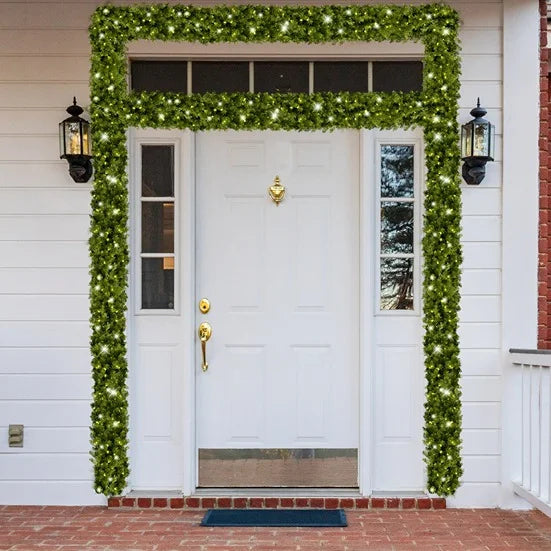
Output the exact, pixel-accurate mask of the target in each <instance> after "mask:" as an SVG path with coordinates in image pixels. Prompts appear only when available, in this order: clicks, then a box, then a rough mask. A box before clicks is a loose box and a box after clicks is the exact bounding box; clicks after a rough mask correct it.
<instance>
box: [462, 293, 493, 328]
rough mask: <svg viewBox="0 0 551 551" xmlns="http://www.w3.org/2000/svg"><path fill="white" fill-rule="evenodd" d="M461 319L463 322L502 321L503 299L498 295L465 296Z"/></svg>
mask: <svg viewBox="0 0 551 551" xmlns="http://www.w3.org/2000/svg"><path fill="white" fill-rule="evenodd" d="M459 319H460V320H461V321H462V322H477V321H478V322H488V321H496V322H499V321H501V300H500V297H498V296H485V295H482V296H463V298H462V299H461V311H460V312H459Z"/></svg>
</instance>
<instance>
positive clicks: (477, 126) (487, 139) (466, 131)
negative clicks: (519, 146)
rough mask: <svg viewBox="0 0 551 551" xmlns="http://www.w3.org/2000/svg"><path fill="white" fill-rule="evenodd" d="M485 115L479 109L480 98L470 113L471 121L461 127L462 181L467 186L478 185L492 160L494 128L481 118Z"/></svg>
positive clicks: (481, 109)
mask: <svg viewBox="0 0 551 551" xmlns="http://www.w3.org/2000/svg"><path fill="white" fill-rule="evenodd" d="M486 113H487V111H486V109H484V108H483V107H480V98H478V101H477V102H476V107H475V108H474V109H473V110H472V111H471V115H472V116H473V117H474V119H473V120H472V121H469V122H468V123H467V124H464V125H463V126H462V127H461V158H462V160H463V161H465V164H464V165H463V172H462V174H463V179H464V180H465V182H467V184H471V185H478V184H480V182H482V180H483V179H484V176H485V175H486V163H487V162H488V161H493V160H494V144H495V126H494V125H493V124H491V123H490V122H489V121H487V120H486V119H484V118H482V117H484V115H485V114H486Z"/></svg>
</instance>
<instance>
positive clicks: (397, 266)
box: [381, 258, 413, 310]
mask: <svg viewBox="0 0 551 551" xmlns="http://www.w3.org/2000/svg"><path fill="white" fill-rule="evenodd" d="M381 310H413V258H382V259H381Z"/></svg>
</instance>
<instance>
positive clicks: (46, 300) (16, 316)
mask: <svg viewBox="0 0 551 551" xmlns="http://www.w3.org/2000/svg"><path fill="white" fill-rule="evenodd" d="M88 302H89V301H88V295H87V294H85V295H61V294H60V295H34V296H33V295H5V294H4V295H0V320H6V321H8V320H15V321H41V320H44V321H49V320H54V321H55V320H59V321H68V320H70V321H73V320H74V321H88V317H89V316H88Z"/></svg>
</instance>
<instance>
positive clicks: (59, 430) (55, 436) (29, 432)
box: [0, 426, 90, 455]
mask: <svg viewBox="0 0 551 551" xmlns="http://www.w3.org/2000/svg"><path fill="white" fill-rule="evenodd" d="M23 440H24V443H25V448H24V450H25V453H38V454H42V453H51V454H54V453H55V454H60V453H88V451H89V447H90V429H88V428H87V427H54V428H50V427H29V426H27V427H25V432H24V435H23ZM22 451H23V448H10V447H8V427H7V426H5V427H2V426H0V454H8V453H9V454H14V455H21V452H22Z"/></svg>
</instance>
